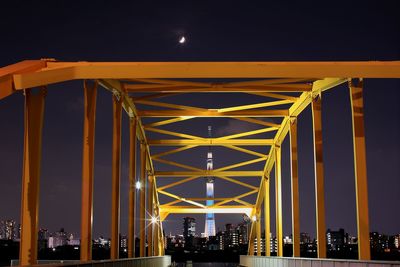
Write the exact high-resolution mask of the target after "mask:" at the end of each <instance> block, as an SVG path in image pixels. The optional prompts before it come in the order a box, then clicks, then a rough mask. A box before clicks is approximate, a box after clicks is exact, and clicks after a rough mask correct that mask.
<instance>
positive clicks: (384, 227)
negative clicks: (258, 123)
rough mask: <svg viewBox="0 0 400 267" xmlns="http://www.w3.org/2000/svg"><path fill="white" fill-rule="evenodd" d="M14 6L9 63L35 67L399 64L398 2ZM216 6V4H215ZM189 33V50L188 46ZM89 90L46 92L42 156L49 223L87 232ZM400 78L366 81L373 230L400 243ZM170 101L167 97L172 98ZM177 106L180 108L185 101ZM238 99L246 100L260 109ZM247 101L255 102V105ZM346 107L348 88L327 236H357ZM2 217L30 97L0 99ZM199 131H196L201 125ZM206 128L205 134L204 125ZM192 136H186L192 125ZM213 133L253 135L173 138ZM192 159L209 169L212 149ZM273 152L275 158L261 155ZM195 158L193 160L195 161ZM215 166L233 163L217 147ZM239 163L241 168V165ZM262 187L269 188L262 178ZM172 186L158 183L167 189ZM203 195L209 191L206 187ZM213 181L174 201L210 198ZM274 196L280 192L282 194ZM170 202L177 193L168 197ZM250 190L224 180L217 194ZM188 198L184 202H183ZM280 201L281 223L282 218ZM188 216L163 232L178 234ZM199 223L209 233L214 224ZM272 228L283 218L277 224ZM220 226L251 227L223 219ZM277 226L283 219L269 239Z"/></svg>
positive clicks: (225, 126)
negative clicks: (48, 61)
mask: <svg viewBox="0 0 400 267" xmlns="http://www.w3.org/2000/svg"><path fill="white" fill-rule="evenodd" d="M192 2H194V1H163V3H156V2H154V1H140V2H139V1H126V2H125V1H7V2H5V3H2V8H1V11H2V12H1V14H2V15H1V16H0V25H1V35H0V36H1V37H0V48H1V49H0V66H5V65H8V64H12V63H15V62H18V61H21V60H24V59H40V58H56V59H58V60H61V61H299V60H310V61H315V60H329V61H340V60H348V61H350V60H399V59H400V15H399V4H397V3H396V2H398V1H382V0H381V1H343V2H341V1H315V2H314V1H293V3H291V2H289V1H262V2H260V3H258V2H256V1H252V2H251V3H249V2H250V1H247V2H246V1H210V2H209V3H208V2H207V1H196V3H192ZM217 2H218V3H217ZM180 34H185V36H187V38H188V42H187V43H186V44H185V45H184V46H180V45H179V44H178V37H179V35H180ZM82 94H83V91H82V82H81V81H75V82H68V83H63V84H55V85H51V86H49V90H48V95H47V99H46V100H47V102H46V114H45V126H44V133H43V135H44V136H43V137H44V139H43V140H44V141H43V157H42V177H41V198H40V205H41V206H40V225H41V226H42V227H47V228H49V229H50V230H51V231H55V230H57V229H58V228H60V227H65V228H66V230H67V231H70V232H73V233H76V234H77V235H79V225H80V190H81V188H80V181H81V146H82V112H83V107H82V101H83V100H82ZM399 97H400V82H399V80H366V82H365V115H366V121H365V123H366V138H367V139H366V142H367V160H368V182H369V205H370V222H371V224H370V226H371V231H372V230H376V231H382V232H385V233H388V234H394V233H399V232H400V224H399V221H400V215H399V212H398V209H399V208H398V203H400V168H399V158H400V157H399V148H400V146H399V136H400V124H399V119H398V117H399V115H400V110H399V106H398V103H397V101H398V99H399ZM166 100H168V99H166ZM179 100H181V99H180V98H171V99H170V100H169V101H171V102H173V101H179ZM254 100H255V98H254V97H253V98H251V97H249V98H248V99H247V98H246V97H243V98H240V99H239V101H243V102H245V101H250V102H251V101H254ZM205 101H206V97H205V96H204V95H200V96H198V97H197V98H193V97H192V98H191V99H189V102H187V103H190V104H193V105H195V104H198V105H201V106H207V105H209V106H210V107H211V106H212V107H215V106H216V105H219V106H224V107H225V106H231V105H234V104H236V103H240V102H238V98H236V99H230V98H223V97H222V96H221V95H215V97H213V99H212V100H211V101H210V102H207V103H206V102H205ZM111 103H112V102H111V97H110V93H109V92H107V91H105V90H100V91H99V96H98V110H97V122H96V124H97V125H96V157H95V165H96V166H95V193H94V205H95V209H94V235H95V236H98V235H100V234H103V235H105V236H108V235H109V229H110V219H109V217H110V212H111V210H110V202H111V191H110V188H111V123H112V120H111V112H112V105H111ZM246 103H247V102H246ZM349 112H350V107H349V96H348V91H347V88H346V87H345V86H341V87H338V88H336V89H334V90H331V91H329V92H327V93H325V94H324V95H323V131H324V132H323V134H324V136H323V138H324V160H325V179H326V182H325V183H326V184H325V187H326V188H325V190H326V211H327V217H326V220H327V227H330V228H334V229H335V228H339V227H344V228H345V229H346V230H347V231H349V232H350V233H352V234H356V218H355V195H354V178H353V172H354V170H353V165H352V139H351V118H350V113H349ZM0 122H1V130H0V192H1V194H0V219H5V218H13V219H15V220H17V221H19V210H20V192H21V166H22V145H23V96H22V94H15V95H12V96H10V97H8V98H6V99H3V100H1V101H0ZM197 122H198V123H197ZM123 123H124V124H123V162H122V176H121V179H122V183H121V190H122V192H121V232H122V233H126V232H127V199H128V197H127V192H128V189H127V185H128V183H127V180H128V178H127V170H128V162H127V159H128V147H127V145H128V132H127V130H128V127H127V125H128V121H127V118H126V116H124V119H123ZM195 123H197V124H195ZM185 125H186V126H185ZM207 125H212V126H213V127H214V131H215V134H216V135H223V134H229V133H232V132H235V130H236V131H238V129H243V128H245V129H247V128H248V129H250V128H249V127H250V125H247V124H246V125H244V124H243V125H241V124H238V123H237V122H234V121H232V120H216V119H201V120H198V121H192V122H188V123H187V124H183V123H182V124H176V125H174V126H173V125H171V127H170V129H174V130H177V131H181V132H185V131H187V130H188V129H190V128H191V129H192V130H194V132H195V133H197V134H198V135H206V133H207V132H206V129H207V127H206V126H207ZM283 149H284V155H283V168H284V170H283V190H284V199H283V201H284V211H283V215H284V233H285V234H290V232H291V230H290V227H291V226H290V214H291V210H290V202H289V196H290V181H289V157H288V141H286V142H285V143H284V147H283ZM198 151H199V152H200V153H198V154H196V156H193V157H191V158H190V160H189V161H188V160H187V159H188V158H189V157H188V156H189V155H190V153H189V154H186V156H185V154H182V155H180V156H178V157H177V158H179V159H181V160H182V161H184V160H185V159H186V161H184V162H191V163H192V164H193V165H196V166H201V167H205V156H206V154H205V150H198ZM264 152H266V151H264ZM299 153H300V162H299V175H300V177H299V179H300V201H301V203H300V213H301V222H300V223H301V231H306V232H310V233H311V234H314V232H315V230H314V229H315V222H314V220H315V215H314V183H313V165H312V162H313V154H312V132H311V112H310V110H309V108H308V109H307V110H305V112H304V113H303V114H301V116H300V118H299ZM193 155H194V154H193ZM214 155H215V165H216V166H215V167H219V166H223V165H225V164H227V163H229V162H235V159H234V158H233V156H232V155H233V154H230V153H227V150H224V149H215V151H214ZM236 160H237V159H236ZM253 182H254V183H258V181H256V180H255V179H254V181H253ZM160 183H161V182H160ZM199 186H200V188H201V190H200V189H199ZM203 186H204V181H203V180H201V179H200V180H198V181H197V183H195V185H194V186H191V187H188V188H184V187H178V188H177V190H179V191H181V192H185V191H187V190H193V192H197V196H199V197H200V196H203V195H204V194H205V192H204V191H205V189H204V191H203V189H202V188H203ZM271 189H272V190H271V195H273V194H274V190H273V184H272V185H271ZM171 191H172V192H173V190H171ZM232 192H239V191H237V190H236V189H234V188H233V187H232V188H231V187H230V186H228V185H227V186H225V184H224V183H223V182H220V181H219V180H217V182H216V197H221V196H223V195H224V194H228V193H232ZM182 194H185V193H182ZM273 205H274V200H273V198H272V207H271V215H272V214H274V212H275V210H274V208H273ZM182 217H183V216H182V215H176V216H170V217H168V221H167V222H166V223H165V225H164V229H165V231H166V233H169V232H170V231H172V232H173V233H175V232H179V233H180V232H181V229H182ZM194 217H195V218H196V219H197V221H198V230H197V232H198V234H200V232H201V231H202V230H203V228H204V217H203V215H201V216H194ZM271 218H273V217H271ZM216 219H217V226H218V227H219V228H222V227H223V224H224V223H226V222H232V223H237V222H239V221H240V219H241V217H240V216H237V215H236V216H234V215H224V216H222V215H220V216H218V215H217V216H216ZM274 227H275V224H274V220H273V222H272V231H274V230H273V229H274Z"/></svg>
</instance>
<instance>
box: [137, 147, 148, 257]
mask: <svg viewBox="0 0 400 267" xmlns="http://www.w3.org/2000/svg"><path fill="white" fill-rule="evenodd" d="M146 155H147V153H146V146H145V144H143V143H141V144H140V184H141V186H140V189H139V196H140V203H139V223H140V229H139V236H140V244H139V255H140V257H145V256H146Z"/></svg>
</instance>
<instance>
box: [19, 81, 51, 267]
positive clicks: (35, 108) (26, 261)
mask: <svg viewBox="0 0 400 267" xmlns="http://www.w3.org/2000/svg"><path fill="white" fill-rule="evenodd" d="M45 95H46V90H45V89H44V88H43V89H40V91H39V93H38V94H35V95H34V94H32V92H31V91H30V90H26V91H25V121H24V127H25V130H24V158H23V170H22V192H21V243H20V250H19V259H20V265H34V264H37V262H36V260H37V245H38V243H37V235H38V214H39V179H40V161H41V154H42V128H43V115H44V98H45Z"/></svg>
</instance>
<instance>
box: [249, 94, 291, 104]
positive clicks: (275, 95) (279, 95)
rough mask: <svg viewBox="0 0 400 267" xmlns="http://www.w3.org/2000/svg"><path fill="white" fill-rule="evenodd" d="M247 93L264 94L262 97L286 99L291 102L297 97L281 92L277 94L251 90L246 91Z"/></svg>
mask: <svg viewBox="0 0 400 267" xmlns="http://www.w3.org/2000/svg"><path fill="white" fill-rule="evenodd" d="M248 94H251V95H258V96H264V97H269V98H275V99H282V100H287V101H290V102H291V103H293V102H296V101H297V99H298V98H297V97H295V96H291V95H283V94H277V93H265V92H257V93H254V92H251V93H248Z"/></svg>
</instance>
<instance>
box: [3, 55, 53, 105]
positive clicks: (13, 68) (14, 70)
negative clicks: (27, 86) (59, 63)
mask: <svg viewBox="0 0 400 267" xmlns="http://www.w3.org/2000/svg"><path fill="white" fill-rule="evenodd" d="M46 64H47V61H46V60H24V61H21V62H18V63H16V64H12V65H9V66H6V67H3V68H0V99H3V98H5V97H7V96H9V95H11V94H12V93H14V92H15V88H14V84H13V75H14V74H20V73H30V72H34V71H37V70H40V69H42V68H45V67H46Z"/></svg>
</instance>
